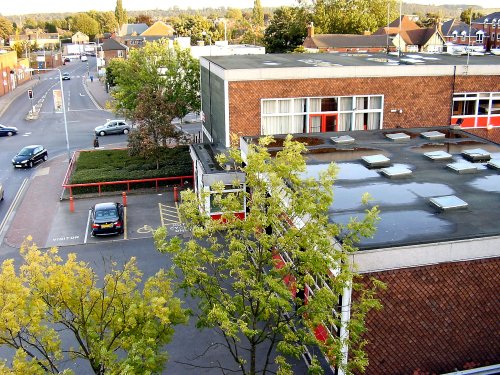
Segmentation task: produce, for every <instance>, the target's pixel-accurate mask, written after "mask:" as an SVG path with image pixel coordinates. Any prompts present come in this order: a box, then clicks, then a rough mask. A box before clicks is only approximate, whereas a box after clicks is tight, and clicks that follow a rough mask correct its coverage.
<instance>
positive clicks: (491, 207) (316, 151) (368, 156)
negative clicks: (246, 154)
mask: <svg viewBox="0 0 500 375" xmlns="http://www.w3.org/2000/svg"><path fill="white" fill-rule="evenodd" d="M438 133H439V134H438ZM394 134H399V136H401V139H398V137H397V136H396V137H395V136H394ZM340 136H344V137H345V136H349V137H351V138H353V139H354V140H353V141H352V140H349V139H348V138H344V140H342V139H339V138H336V140H335V141H334V140H332V137H340ZM388 136H389V137H394V138H396V139H391V138H389V137H388ZM426 136H428V137H426ZM279 137H280V136H276V137H275V138H279ZM281 137H284V136H281ZM434 137H435V138H434ZM255 138H256V137H245V138H244V139H245V140H246V142H247V143H249V142H254V141H255ZM295 139H298V140H300V141H303V142H306V143H308V144H309V146H308V149H309V153H308V154H307V165H308V167H307V172H306V173H305V175H304V176H305V177H311V178H315V177H317V176H318V173H319V172H320V171H322V170H324V169H325V168H326V167H327V165H328V164H329V163H330V162H336V163H337V165H338V167H339V173H338V175H337V180H336V183H335V186H334V193H335V195H334V197H335V199H334V203H333V205H332V206H331V207H330V210H329V215H330V219H331V221H332V222H337V223H342V224H346V223H348V221H349V220H350V218H352V217H362V216H363V215H364V211H365V209H366V208H368V207H367V206H364V205H363V204H362V202H361V197H362V195H363V194H364V193H369V194H370V195H371V197H372V199H373V200H372V201H371V202H370V204H369V207H371V206H373V205H377V206H379V208H380V221H379V223H378V224H377V232H376V234H375V236H374V237H373V238H368V239H363V240H362V241H361V242H360V243H359V248H360V249H361V250H364V249H373V248H386V247H393V246H406V245H416V244H421V243H434V242H445V241H457V240H466V239H471V238H477V237H488V236H498V235H500V226H499V225H498V222H499V221H500V172H499V170H498V169H495V167H494V166H493V165H488V163H490V164H494V163H496V165H498V164H499V163H500V145H498V144H495V143H492V142H488V141H487V140H485V139H482V138H479V137H476V136H475V135H473V134H471V133H467V132H465V131H462V130H453V129H450V128H449V127H438V128H414V129H404V130H403V129H390V130H389V129H386V130H377V131H357V132H342V133H315V134H296V135H295ZM346 140H348V141H349V142H347V141H346ZM344 141H345V143H344ZM350 142H351V143H350ZM278 145H279V142H278ZM277 150H279V147H278V148H270V151H277ZM483 151H484V155H483ZM429 153H430V154H429ZM446 154H448V155H446ZM478 155H479V156H478ZM486 155H489V157H490V158H491V160H490V161H489V162H487V161H486V159H488V157H487V156H486ZM431 156H433V157H434V158H435V160H434V159H431ZM441 157H443V159H441ZM363 158H364V159H363ZM385 158H387V159H388V160H385ZM372 159H373V160H372ZM471 160H472V161H471ZM474 160H475V161H474ZM491 161H493V163H492V162H491ZM369 163H374V164H372V165H371V166H370V165H369ZM377 164H378V165H377ZM462 168H463V169H462ZM392 173H394V174H395V175H392V176H391V174H392ZM443 197H446V198H443ZM452 197H455V198H452Z"/></svg>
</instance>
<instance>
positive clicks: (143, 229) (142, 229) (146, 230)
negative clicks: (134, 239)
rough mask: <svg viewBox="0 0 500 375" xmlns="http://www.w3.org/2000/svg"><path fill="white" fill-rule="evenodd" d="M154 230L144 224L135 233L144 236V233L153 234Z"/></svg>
mask: <svg viewBox="0 0 500 375" xmlns="http://www.w3.org/2000/svg"><path fill="white" fill-rule="evenodd" d="M154 231H155V230H154V229H153V227H152V226H151V225H147V224H144V225H143V226H142V227H140V228H139V229H137V233H141V234H146V233H154Z"/></svg>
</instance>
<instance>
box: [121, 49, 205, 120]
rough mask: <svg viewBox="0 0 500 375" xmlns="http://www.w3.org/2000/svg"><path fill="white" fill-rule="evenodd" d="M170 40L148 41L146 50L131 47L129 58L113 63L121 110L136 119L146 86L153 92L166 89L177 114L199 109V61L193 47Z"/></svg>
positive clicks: (165, 92) (181, 114)
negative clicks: (191, 52) (182, 45)
mask: <svg viewBox="0 0 500 375" xmlns="http://www.w3.org/2000/svg"><path fill="white" fill-rule="evenodd" d="M168 43H169V42H168V40H165V39H160V40H158V41H155V42H152V43H146V45H145V47H144V48H142V49H133V50H131V51H130V54H129V56H128V59H126V60H121V61H117V62H113V65H112V71H113V75H114V77H115V78H114V82H115V83H116V89H115V90H114V91H113V96H114V98H115V99H116V110H117V112H118V113H120V114H123V115H125V117H127V118H132V117H133V114H134V111H135V109H136V107H137V105H138V104H139V101H138V96H139V93H140V92H141V91H143V90H144V89H145V88H148V89H149V92H154V90H156V89H158V88H164V90H163V94H164V95H163V97H164V100H165V101H167V102H169V103H175V105H173V106H172V110H174V113H172V115H173V117H179V118H182V117H184V116H185V115H186V114H188V113H189V112H192V111H198V110H199V108H200V98H199V95H198V91H199V74H200V67H199V62H198V60H196V59H194V58H192V57H191V55H190V53H189V50H187V49H180V48H179V47H177V46H175V48H169V46H168Z"/></svg>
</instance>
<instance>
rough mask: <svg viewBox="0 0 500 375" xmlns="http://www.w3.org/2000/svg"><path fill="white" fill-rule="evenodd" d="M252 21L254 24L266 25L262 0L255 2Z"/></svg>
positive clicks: (255, 0)
mask: <svg viewBox="0 0 500 375" xmlns="http://www.w3.org/2000/svg"><path fill="white" fill-rule="evenodd" d="M252 23H253V25H254V26H260V27H264V11H263V10H262V5H261V4H260V0H254V2H253V10H252Z"/></svg>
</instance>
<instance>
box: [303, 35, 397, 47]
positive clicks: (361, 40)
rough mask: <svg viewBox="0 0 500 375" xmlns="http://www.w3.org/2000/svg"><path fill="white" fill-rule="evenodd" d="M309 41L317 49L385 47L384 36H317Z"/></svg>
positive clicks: (385, 37) (385, 38)
mask: <svg viewBox="0 0 500 375" xmlns="http://www.w3.org/2000/svg"><path fill="white" fill-rule="evenodd" d="M311 39H312V40H313V41H314V43H315V44H316V46H318V48H329V47H330V48H374V47H381V48H385V47H386V46H387V36H386V35H356V34H317V35H315V36H313V37H312V38H311ZM389 43H390V41H389ZM391 44H392V43H391Z"/></svg>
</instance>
